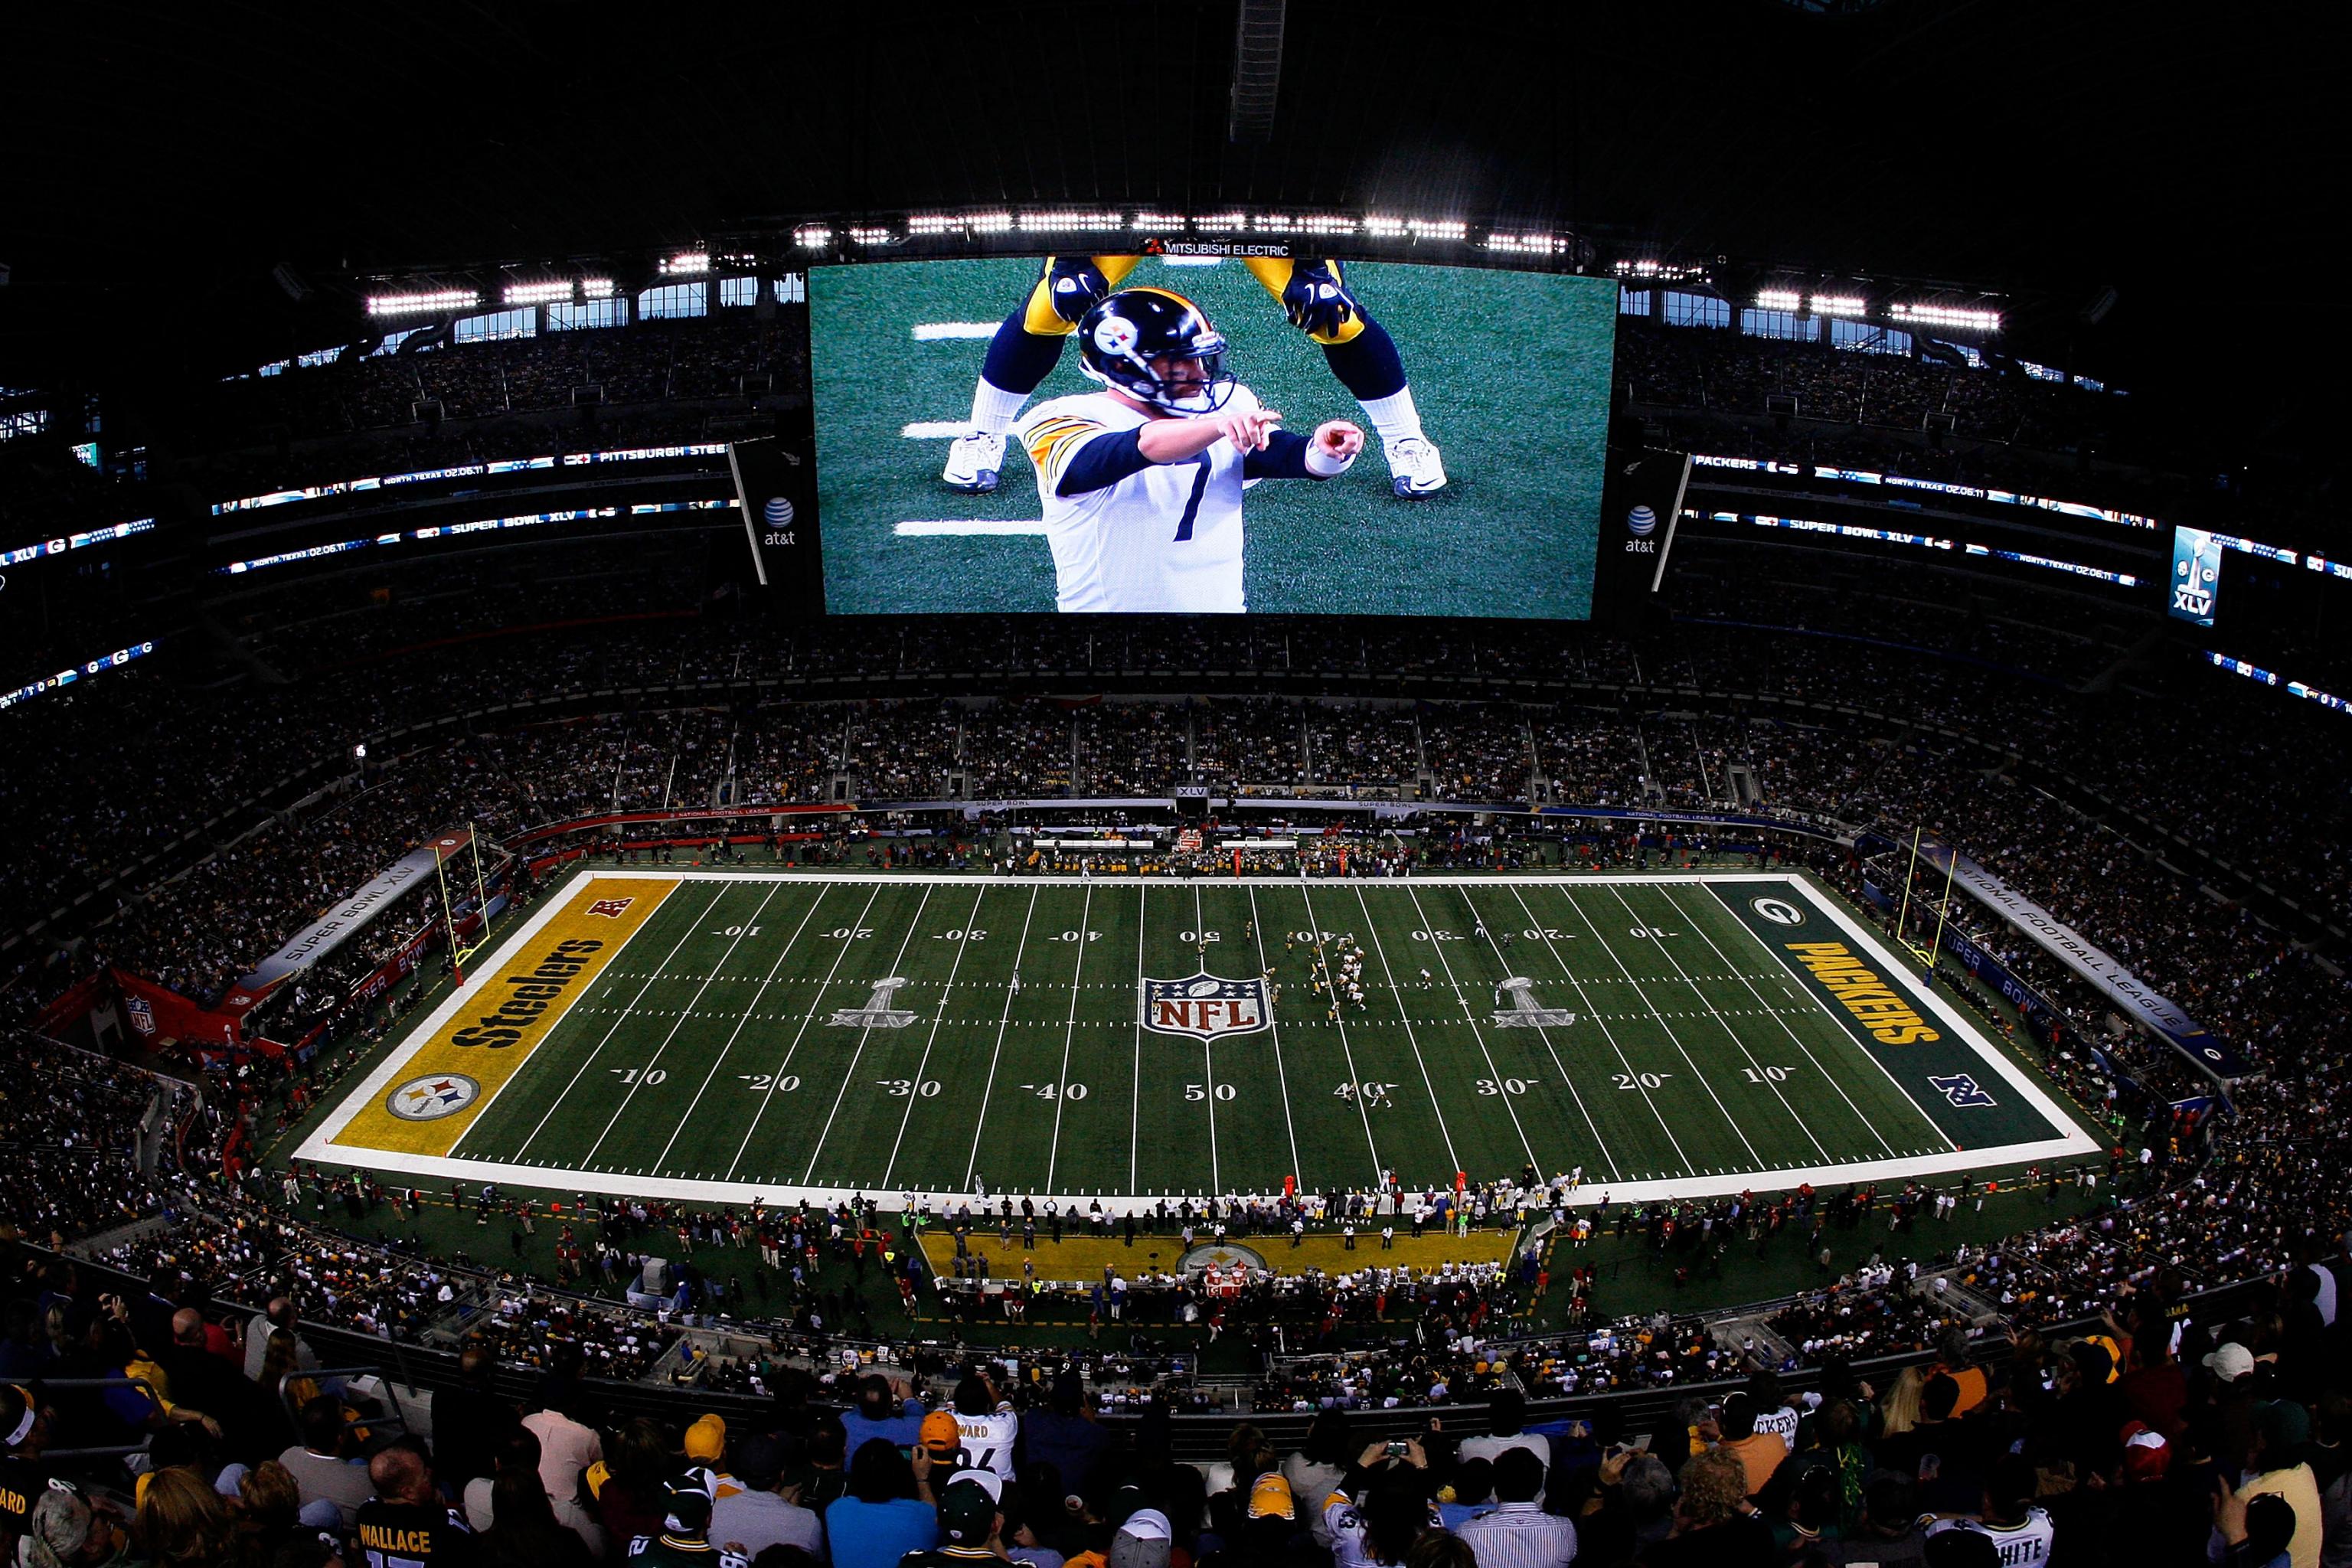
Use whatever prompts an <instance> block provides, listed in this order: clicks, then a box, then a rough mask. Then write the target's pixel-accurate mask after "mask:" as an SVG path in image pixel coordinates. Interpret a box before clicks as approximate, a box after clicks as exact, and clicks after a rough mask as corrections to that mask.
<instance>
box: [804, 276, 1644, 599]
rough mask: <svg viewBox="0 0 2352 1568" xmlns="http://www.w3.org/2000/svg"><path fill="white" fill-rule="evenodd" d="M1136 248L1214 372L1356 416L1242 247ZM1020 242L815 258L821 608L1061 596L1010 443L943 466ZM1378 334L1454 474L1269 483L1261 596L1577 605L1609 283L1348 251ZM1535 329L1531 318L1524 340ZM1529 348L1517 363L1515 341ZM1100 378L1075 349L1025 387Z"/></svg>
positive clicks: (1604, 417) (1379, 465) (1297, 416)
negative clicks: (981, 248)
mask: <svg viewBox="0 0 2352 1568" xmlns="http://www.w3.org/2000/svg"><path fill="white" fill-rule="evenodd" d="M1189 259H1191V260H1192V261H1193V262H1194V263H1195V264H1194V265H1190V266H1183V265H1178V264H1177V263H1175V262H1173V261H1168V260H1163V259H1161V258H1144V260H1143V261H1142V262H1141V263H1140V265H1139V266H1138V267H1137V268H1136V270H1135V272H1134V273H1133V274H1132V275H1131V276H1130V277H1129V279H1127V282H1128V284H1129V285H1131V286H1136V285H1150V286H1152V287H1156V288H1161V289H1174V290H1176V291H1177V292H1180V293H1181V294H1184V295H1185V296H1187V297H1188V298H1190V299H1192V300H1195V301H1196V302H1197V303H1199V304H1200V306H1201V307H1202V309H1203V310H1206V311H1207V312H1208V315H1209V317H1210V319H1211V321H1213V322H1214V323H1215V324H1216V327H1217V329H1218V331H1221V332H1222V333H1223V335H1224V336H1225V338H1226V340H1227V341H1228V342H1230V343H1231V344H1232V345H1233V348H1232V354H1231V363H1230V365H1229V368H1230V369H1231V370H1232V371H1233V373H1234V374H1235V375H1237V376H1238V377H1239V378H1240V380H1241V381H1242V383H1243V384H1244V385H1246V386H1248V387H1249V388H1250V389H1251V390H1252V391H1253V392H1254V393H1255V394H1256V395H1257V397H1258V399H1259V400H1260V401H1261V402H1262V403H1263V404H1265V406H1267V407H1269V408H1273V409H1276V410H1278V411H1280V412H1281V413H1282V414H1283V415H1284V416H1285V424H1286V428H1288V429H1291V430H1295V431H1297V432H1299V433H1301V434H1306V433H1307V432H1310V431H1312V430H1313V429H1314V428H1315V426H1317V425H1318V424H1319V423H1320V422H1322V421H1324V420H1326V419H1348V420H1351V421H1353V422H1355V423H1356V424H1358V425H1359V426H1362V425H1364V423H1365V419H1366V416H1365V413H1364V410H1363V407H1362V405H1360V404H1359V403H1358V402H1357V401H1356V400H1355V399H1354V398H1353V397H1352V396H1350V395H1349V393H1348V391H1347V389H1346V388H1345V387H1343V386H1342V385H1340V384H1339V382H1337V381H1336V380H1334V379H1333V377H1332V374H1331V371H1330V369H1329V367H1328V364H1327V363H1325V360H1324V356H1323V351H1322V350H1321V349H1319V348H1318V347H1317V346H1316V345H1315V344H1314V343H1313V342H1310V341H1309V340H1308V339H1307V338H1306V337H1305V336H1304V335H1303V334H1301V333H1300V332H1299V331H1297V330H1296V329H1294V328H1293V327H1291V326H1290V325H1289V324H1288V322H1287V321H1286V320H1285V319H1284V317H1283V313H1282V310H1281V307H1280V306H1278V305H1277V304H1276V303H1275V301H1274V300H1273V299H1272V298H1271V297H1270V296H1268V295H1267V294H1266V293H1265V290H1264V289H1261V288H1260V287H1259V286H1258V284H1257V283H1256V281H1255V279H1252V278H1251V276H1250V274H1249V273H1248V272H1247V271H1246V270H1245V269H1244V267H1243V264H1242V262H1241V261H1240V260H1238V259H1234V258H1189ZM1038 267H1039V262H1038V261H1037V260H1036V259H1035V258H989V259H971V260H957V261H909V262H885V263H871V264H865V265H859V266H854V267H818V268H811V269H810V273H809V310H810V322H809V330H810V373H811V385H812V389H813V395H814V401H815V410H816V440H817V485H818V500H819V506H818V510H819V515H820V526H821V528H822V531H823V539H824V580H825V605H826V608H827V609H828V610H829V611H831V612H832V613H834V614H836V615H840V614H852V615H871V614H910V613H916V612H924V611H960V612H979V611H990V612H1001V611H1007V610H1035V611H1045V612H1050V611H1052V610H1053V608H1054V589H1055V583H1054V563H1053V556H1052V553H1051V552H1050V550H1049V549H1048V547H1047V545H1046V542H1045V522H1044V515H1045V514H1044V510H1043V507H1044V503H1043V501H1042V500H1040V499H1039V497H1038V494H1037V480H1036V472H1035V470H1034V468H1032V467H1031V466H1030V462H1029V458H1027V456H1026V455H1025V454H1024V453H1023V452H1022V450H1021V447H1020V443H1019V442H1018V441H1014V442H1013V443H1012V444H1011V445H1010V446H1009V447H1007V449H1006V452H1005V458H1004V468H1003V484H1002V488H1000V489H997V490H996V491H995V492H994V493H993V494H990V495H961V494H958V493H956V492H954V491H951V490H950V489H947V488H946V487H945V486H944V485H942V484H941V483H940V466H941V464H942V463H944V462H945V461H946V458H947V450H948V444H949V442H950V439H951V438H952V437H954V436H955V435H956V434H957V433H958V432H959V431H960V430H961V428H962V427H963V426H964V423H965V422H966V421H967V420H969V419H970V417H971V405H972V387H973V384H974V382H975V380H976V379H977V378H978V376H979V374H980V370H981V364H982V360H983V359H984V358H985V357H986V355H987V352H988V339H989V337H990V335H991V334H992V333H993V332H994V331H995V330H996V327H997V324H998V323H999V322H1000V321H1003V319H1004V317H1005V314H1006V312H1007V311H1009V310H1013V309H1014V308H1015V307H1016V306H1017V305H1019V304H1020V303H1021V301H1022V300H1024V298H1026V296H1027V295H1028V292H1029V290H1030V289H1031V288H1032V287H1033V286H1034V284H1035V283H1036V281H1037V275H1038ZM1346 276H1347V278H1348V279H1349V284H1350V286H1351V287H1353V288H1354V289H1357V291H1358V292H1359V294H1360V297H1361V299H1362V300H1363V304H1364V308H1365V309H1366V310H1368V311H1369V312H1370V313H1371V315H1372V316H1373V317H1374V319H1376V320H1378V321H1380V322H1381V324H1382V325H1383V326H1385V327H1386V328H1387V330H1388V331H1390V332H1391V334H1392V335H1393V337H1394V338H1395V340H1396V342H1397V345H1398V349H1399V352H1400V353H1401V354H1402V357H1403V360H1404V364H1405V369H1406V374H1407V375H1408V377H1409V378H1410V384H1411V386H1412V393H1413V397H1414V400H1415V404H1416V405H1417V407H1418V408H1419V410H1420V413H1421V416H1422V420H1423V426H1424V427H1425V429H1426V430H1427V433H1428V435H1429V437H1430V438H1431V439H1432V440H1433V441H1435V442H1436V443H1437V445H1438V447H1439V448H1440V449H1441V450H1442V451H1443V452H1444V454H1445V466H1446V471H1447V474H1448V476H1449V483H1448V484H1447V487H1446V488H1445V489H1444V490H1442V491H1440V492H1438V493H1437V494H1436V495H1434V496H1431V497H1428V498H1426V499H1424V500H1414V501H1403V500H1397V499H1396V498H1395V497H1394V496H1392V495H1391V494H1390V493H1389V478H1390V476H1389V471H1388V468H1387V465H1386V463H1385V461H1384V460H1383V458H1382V457H1381V450H1380V443H1379V441H1378V440H1377V439H1374V440H1373V441H1372V443H1371V447H1370V450H1369V451H1368V452H1367V453H1366V454H1365V456H1364V458H1362V460H1360V462H1358V463H1357V465H1356V466H1355V468H1353V469H1352V470H1351V471H1349V473H1348V474H1347V475H1345V476H1343V477H1342V478H1340V479H1333V480H1331V481H1329V482H1328V483H1309V482H1305V481H1280V482H1271V481H1270V482H1268V483H1265V484H1262V485H1259V486H1258V487H1257V488H1256V489H1253V490H1251V491H1250V492H1249V496H1248V499H1247V500H1245V501H1244V505H1243V515H1244V520H1245V525H1246V529H1247V538H1248V546H1247V550H1246V552H1245V555H1244V592H1245V593H1246V595H1247V596H1248V603H1249V608H1250V609H1251V610H1252V611H1254V612H1276V613H1285V614H1309V613H1311V614H1379V615H1446V616H1559V617H1568V618H1572V619H1582V618H1584V617H1585V616H1589V615H1590V614H1591V599H1592V562H1593V549H1594V542H1595V541H1596V539H1597V538H1598V537H1599V527H1600V513H1601V479H1602V476H1603V469H1604V467H1605V463H1604V460H1603V455H1604V451H1605V447H1606V440H1607V431H1608V423H1609V375H1610V364H1611V357H1612V351H1613V347H1614V342H1615V332H1616V324H1617V316H1616V310H1617V287H1616V284H1615V282H1614V281H1613V280H1612V279H1593V278H1576V277H1569V276H1563V275H1559V274H1551V273H1537V272H1513V271H1497V270H1482V269H1478V268H1458V267H1423V266H1414V265H1409V264H1401V263H1395V262H1379V263H1373V262H1367V263H1363V264H1360V265H1355V264H1350V265H1349V267H1348V268H1347V272H1346ZM1530 323H1541V326H1540V331H1539V332H1538V334H1537V336H1538V339H1539V346H1537V347H1531V346H1530V344H1531V340H1530V331H1531V327H1530ZM1531 356H1532V358H1531ZM1098 390H1100V389H1099V387H1098V386H1097V384H1095V383H1094V382H1092V381H1089V380H1087V377H1086V376H1085V375H1084V374H1082V373H1081V371H1080V370H1079V368H1078V351H1077V347H1076V342H1069V343H1066V344H1065V345H1064V347H1063V350H1062V354H1061V359H1060V362H1059V363H1058V365H1057V366H1056V368H1055V370H1054V372H1053V373H1052V374H1050V375H1048V376H1047V377H1046V379H1045V382H1044V384H1042V385H1040V386H1039V387H1038V388H1037V390H1036V392H1035V393H1034V395H1032V398H1031V405H1032V406H1034V404H1035V403H1036V402H1037V401H1040V400H1043V399H1046V398H1053V397H1065V396H1068V395H1071V394H1074V393H1087V392H1095V391H1098Z"/></svg>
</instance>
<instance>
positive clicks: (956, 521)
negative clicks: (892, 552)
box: [890, 517, 1045, 539]
mask: <svg viewBox="0 0 2352 1568" xmlns="http://www.w3.org/2000/svg"><path fill="white" fill-rule="evenodd" d="M890 531H891V532H892V533H894V534H897V535H898V537H899V538H900V539H1028V538H1033V537H1034V538H1037V539H1043V538H1045V519H1043V518H1033V519H1031V520H1029V521H1025V522H1000V521H990V520H988V519H986V518H979V517H948V518H926V519H917V520H915V521H908V522H894V523H892V524H891V525H890Z"/></svg>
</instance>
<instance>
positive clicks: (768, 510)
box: [760, 496, 793, 528]
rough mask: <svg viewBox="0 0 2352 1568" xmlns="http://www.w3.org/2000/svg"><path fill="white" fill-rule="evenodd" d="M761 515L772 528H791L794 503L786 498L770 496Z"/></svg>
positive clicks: (761, 510) (762, 508)
mask: <svg viewBox="0 0 2352 1568" xmlns="http://www.w3.org/2000/svg"><path fill="white" fill-rule="evenodd" d="M760 515H761V517H763V518H765V519H766V520H767V522H768V526H769V527H770V528H785V527H789V526H790V525H791V523H792V521H793V503H792V501H791V500H790V498H788V497H785V496H770V497H769V498H768V501H767V504H766V505H764V506H762V507H761V509H760Z"/></svg>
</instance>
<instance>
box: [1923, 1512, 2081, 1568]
mask: <svg viewBox="0 0 2352 1568" xmlns="http://www.w3.org/2000/svg"><path fill="white" fill-rule="evenodd" d="M1948 1530H1965V1531H1969V1533H1971V1534H1974V1535H1985V1536H1990V1537H1991V1538H1992V1544H1993V1550H1994V1551H1995V1552H1999V1553H2000V1568H2041V1565H2042V1563H2047V1562H2049V1561H2050V1542H2051V1538H2052V1537H2053V1535H2054V1534H2056V1531H2055V1530H2054V1529H2053V1527H2052V1525H2051V1523H2050V1516H2049V1515H2048V1514H2046V1513H2044V1512H2042V1510H2040V1509H2038V1508H2029V1509H2027V1510H2025V1519H2024V1521H2023V1522H2021V1523H2019V1524H2008V1525H2002V1524H1986V1523H1984V1522H1983V1521H1979V1520H1974V1519H1948V1520H1941V1521H1937V1523H1934V1524H1931V1525H1929V1526H1928V1527H1927V1533H1928V1534H1930V1535H1940V1534H1942V1533H1943V1532H1944V1531H1948Z"/></svg>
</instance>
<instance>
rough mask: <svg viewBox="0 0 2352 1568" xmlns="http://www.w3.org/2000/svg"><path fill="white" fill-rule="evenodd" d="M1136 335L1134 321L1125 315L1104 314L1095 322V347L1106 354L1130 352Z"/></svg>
mask: <svg viewBox="0 0 2352 1568" xmlns="http://www.w3.org/2000/svg"><path fill="white" fill-rule="evenodd" d="M1138 336H1139V334H1138V333H1137V331H1136V330H1135V323H1134V322H1133V321H1129V320H1128V319H1127V318H1126V317H1125V316H1118V315H1109V314H1106V315H1105V316H1104V317H1103V319H1102V320H1101V321H1097V322H1096V323H1095V347H1097V348H1098V349H1100V350H1102V352H1103V353H1107V354H1111V355H1114V356H1117V355H1123V354H1126V353H1130V352H1132V351H1133V349H1134V348H1135V344H1136V339H1137V337H1138Z"/></svg>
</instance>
